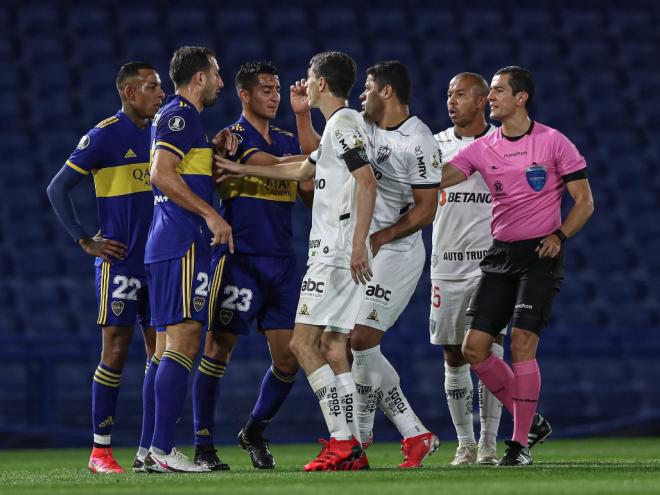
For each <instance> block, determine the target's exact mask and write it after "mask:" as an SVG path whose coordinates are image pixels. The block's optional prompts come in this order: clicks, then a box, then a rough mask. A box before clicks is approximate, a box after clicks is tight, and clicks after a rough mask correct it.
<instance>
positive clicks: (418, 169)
mask: <svg viewBox="0 0 660 495" xmlns="http://www.w3.org/2000/svg"><path fill="white" fill-rule="evenodd" d="M364 126H365V132H366V135H367V143H368V146H367V153H368V155H369V161H370V162H371V164H372V167H373V169H374V175H375V176H376V179H377V181H378V190H377V193H376V207H375V209H374V218H373V220H372V222H371V228H370V232H372V233H373V232H376V231H379V230H382V229H385V228H387V227H389V226H391V225H393V224H395V223H396V222H397V221H398V220H399V218H400V217H401V216H402V215H403V214H404V213H406V212H407V211H408V210H409V209H410V208H412V207H413V206H414V205H415V201H414V199H413V189H415V188H436V187H438V185H440V179H441V160H440V152H439V150H438V145H437V143H436V142H435V139H434V138H433V133H432V132H431V130H430V129H429V128H428V126H427V125H426V124H424V122H422V121H421V120H420V119H418V118H417V117H415V116H411V117H409V118H408V119H406V120H404V121H403V122H402V123H401V124H399V125H398V126H396V127H391V128H386V129H381V128H380V127H378V126H377V125H376V124H373V123H371V122H369V121H366V120H364ZM421 235H422V233H421V231H417V232H415V233H414V234H411V235H409V236H406V237H402V238H401V239H397V240H395V241H392V242H389V243H387V244H385V245H384V246H383V247H382V249H389V250H392V251H408V250H409V249H410V248H411V246H413V245H414V244H415V242H417V241H418V240H419V239H420V237H421Z"/></svg>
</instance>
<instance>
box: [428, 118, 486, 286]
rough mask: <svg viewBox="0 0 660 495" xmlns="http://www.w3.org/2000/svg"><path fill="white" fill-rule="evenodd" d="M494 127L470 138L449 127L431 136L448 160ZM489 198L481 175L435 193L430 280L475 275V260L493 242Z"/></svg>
mask: <svg viewBox="0 0 660 495" xmlns="http://www.w3.org/2000/svg"><path fill="white" fill-rule="evenodd" d="M496 129H497V128H496V127H495V126H493V125H489V126H488V128H487V129H486V131H485V132H484V133H482V134H481V135H479V136H477V137H474V138H466V137H459V136H457V135H456V133H455V132H454V128H453V127H450V128H449V129H445V130H444V131H442V132H439V133H438V134H436V135H435V136H434V137H435V139H436V141H437V142H438V146H439V147H440V152H441V154H442V162H443V163H447V162H449V161H450V160H451V159H452V158H453V157H454V155H456V153H458V151H459V150H461V149H462V148H465V147H466V146H468V145H470V143H473V142H474V141H475V140H476V139H478V138H480V137H481V136H485V135H486V134H490V133H491V132H495V130H496ZM492 217H493V212H492V206H491V197H490V192H489V190H488V187H487V186H486V183H485V182H484V180H483V178H482V177H481V174H479V173H474V174H472V176H471V177H469V178H468V179H467V180H466V181H463V182H461V183H460V184H456V185H455V186H452V187H448V188H446V189H443V190H441V191H440V193H439V202H438V211H437V212H436V214H435V219H434V220H433V237H432V238H433V249H432V251H431V279H445V280H459V279H465V278H469V277H473V276H476V275H479V274H480V273H481V270H480V269H479V262H480V261H481V260H482V258H483V257H484V254H485V253H486V251H487V250H488V248H489V247H490V246H491V244H492V243H493V237H492V235H491V232H490V223H491V219H492Z"/></svg>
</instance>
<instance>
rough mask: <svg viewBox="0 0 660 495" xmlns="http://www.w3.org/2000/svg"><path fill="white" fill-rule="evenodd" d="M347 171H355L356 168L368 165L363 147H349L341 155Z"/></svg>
mask: <svg viewBox="0 0 660 495" xmlns="http://www.w3.org/2000/svg"><path fill="white" fill-rule="evenodd" d="M342 158H343V160H344V162H345V163H346V166H347V167H348V170H349V172H355V171H356V170H357V169H359V168H362V167H364V166H365V165H369V158H367V152H366V150H365V149H364V148H351V149H350V150H348V151H347V152H346V153H344V154H343V155H342Z"/></svg>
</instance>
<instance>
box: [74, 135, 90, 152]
mask: <svg viewBox="0 0 660 495" xmlns="http://www.w3.org/2000/svg"><path fill="white" fill-rule="evenodd" d="M89 141H90V139H89V136H88V135H87V134H85V135H84V136H83V137H81V138H80V141H78V145H77V146H76V149H77V150H84V149H85V148H87V146H89Z"/></svg>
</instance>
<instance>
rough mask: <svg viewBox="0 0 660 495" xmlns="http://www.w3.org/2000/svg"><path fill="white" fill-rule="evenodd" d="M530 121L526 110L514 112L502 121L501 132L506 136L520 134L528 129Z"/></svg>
mask: <svg viewBox="0 0 660 495" xmlns="http://www.w3.org/2000/svg"><path fill="white" fill-rule="evenodd" d="M531 125H532V121H531V120H530V118H529V115H528V114H527V112H520V113H519V112H516V113H514V114H513V115H511V117H508V118H507V119H506V120H503V121H502V134H504V135H505V136H507V137H517V136H522V135H523V134H525V133H526V132H527V131H528V130H529V126H531Z"/></svg>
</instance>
